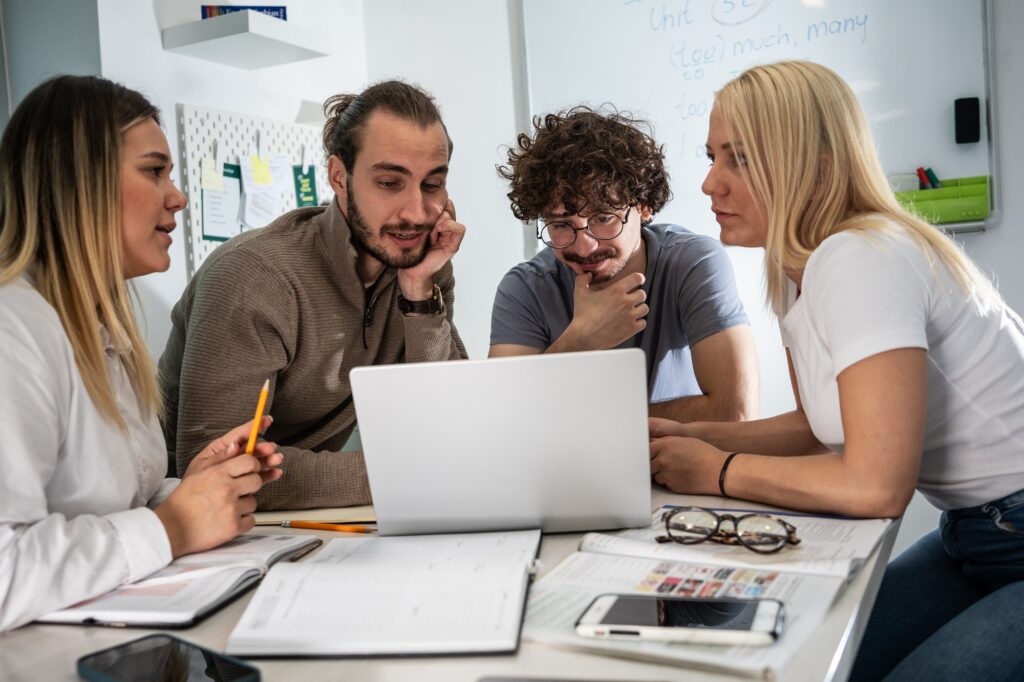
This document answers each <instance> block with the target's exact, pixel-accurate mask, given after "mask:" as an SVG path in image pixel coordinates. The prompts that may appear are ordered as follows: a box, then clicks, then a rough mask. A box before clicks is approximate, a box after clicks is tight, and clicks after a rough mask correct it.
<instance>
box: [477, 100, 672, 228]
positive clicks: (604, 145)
mask: <svg viewBox="0 0 1024 682" xmlns="http://www.w3.org/2000/svg"><path fill="white" fill-rule="evenodd" d="M533 126H534V129H535V135H534V137H533V138H532V139H531V138H530V136H529V135H527V134H526V133H520V135H519V136H518V137H517V138H516V148H509V150H508V165H505V166H498V167H497V168H498V175H500V176H501V177H503V178H505V179H506V180H508V181H509V182H510V183H511V191H510V192H509V193H508V198H509V200H510V201H511V202H512V213H513V214H514V215H515V216H516V217H517V218H519V219H520V220H523V221H527V220H534V219H536V218H539V217H540V216H541V215H542V214H543V213H544V212H545V211H546V210H548V209H550V208H551V207H552V206H557V205H559V204H562V205H563V206H564V207H565V210H566V211H568V212H569V213H570V214H573V215H580V214H586V212H588V211H589V212H591V213H593V212H598V211H602V210H607V209H610V208H618V207H622V206H634V205H637V204H643V205H645V206H647V207H649V208H650V209H651V211H652V213H657V212H658V211H660V210H661V209H662V207H664V206H665V204H666V203H667V202H668V200H669V199H670V198H671V197H672V191H671V189H669V178H668V172H667V171H666V170H665V153H664V147H663V146H660V145H658V144H657V143H656V142H655V141H654V139H653V137H652V135H653V130H652V127H651V125H650V123H648V122H647V121H643V120H640V119H637V118H634V117H633V116H632V115H631V114H629V113H627V112H620V111H616V110H615V109H614V108H611V107H610V106H604V107H601V108H599V109H597V110H595V109H591V108H590V107H587V106H577V107H573V108H572V109H569V110H566V111H562V112H559V113H557V114H548V115H547V116H544V117H541V116H536V117H534V119H533ZM647 222H650V221H647Z"/></svg>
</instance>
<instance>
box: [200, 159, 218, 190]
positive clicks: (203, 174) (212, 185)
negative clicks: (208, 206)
mask: <svg viewBox="0 0 1024 682" xmlns="http://www.w3.org/2000/svg"><path fill="white" fill-rule="evenodd" d="M199 184H200V186H201V188H202V189H205V190H209V191H211V192H223V191H224V176H223V175H222V174H221V172H220V169H219V168H217V162H216V161H214V160H213V159H211V158H210V157H208V156H204V157H203V160H202V162H201V165H200V171H199Z"/></svg>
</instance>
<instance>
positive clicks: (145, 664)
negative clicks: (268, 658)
mask: <svg viewBox="0 0 1024 682" xmlns="http://www.w3.org/2000/svg"><path fill="white" fill-rule="evenodd" d="M78 674H79V675H80V676H81V677H83V678H85V679H87V680H93V681H94V682H258V681H259V679H260V671H259V670H257V669H256V668H254V667H253V666H251V665H249V664H248V663H246V662H245V661H242V660H239V659H237V658H233V657H231V656H226V655H224V654H219V653H217V652H216V651H210V650H209V649H204V648H203V647H201V646H197V645H195V644H192V643H191V642H186V641H185V640H183V639H178V638H177V637H172V636H171V635H163V634H160V635H149V636H147V637H142V638H140V639H133V640H132V641H130V642H125V643H124V644H118V645H117V646H112V647H110V648H107V649H101V650H100V651H95V652H93V653H91V654H86V655H85V656H82V657H81V658H80V659H78Z"/></svg>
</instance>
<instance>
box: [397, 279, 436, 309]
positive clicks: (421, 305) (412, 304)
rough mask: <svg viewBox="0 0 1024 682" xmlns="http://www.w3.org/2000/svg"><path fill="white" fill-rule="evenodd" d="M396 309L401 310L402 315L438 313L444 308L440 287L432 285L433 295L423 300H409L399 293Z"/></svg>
mask: <svg viewBox="0 0 1024 682" xmlns="http://www.w3.org/2000/svg"><path fill="white" fill-rule="evenodd" d="M398 309H399V310H401V311H402V314H403V315H408V314H410V313H421V314H427V313H433V314H434V315H440V314H441V311H442V310H444V299H443V298H441V287H439V286H437V285H436V284H435V285H434V295H433V296H431V297H430V298H428V299H427V300H425V301H410V300H409V299H407V298H406V297H405V296H402V295H401V294H399V295H398Z"/></svg>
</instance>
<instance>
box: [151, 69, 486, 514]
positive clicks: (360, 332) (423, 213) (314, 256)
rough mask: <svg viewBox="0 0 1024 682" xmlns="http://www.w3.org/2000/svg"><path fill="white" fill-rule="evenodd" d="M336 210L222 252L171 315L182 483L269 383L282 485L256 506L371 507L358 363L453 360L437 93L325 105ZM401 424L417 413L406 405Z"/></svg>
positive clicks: (170, 383) (452, 226)
mask: <svg viewBox="0 0 1024 682" xmlns="http://www.w3.org/2000/svg"><path fill="white" fill-rule="evenodd" d="M324 110H325V112H326V113H327V117H328V120H327V123H326V124H325V125H324V135H323V137H324V149H325V151H326V153H327V155H328V165H327V171H328V178H329V181H330V184H331V188H332V189H333V190H334V192H335V198H334V199H332V200H331V202H330V203H329V205H328V206H321V207H315V208H300V209H297V210H294V211H291V212H290V213H287V214H285V215H283V216H281V217H280V218H278V219H277V220H276V221H274V222H273V223H272V224H271V225H269V226H268V227H265V228H262V229H258V230H252V231H249V232H246V233H245V234H242V235H240V236H238V237H235V238H233V239H231V240H230V241H228V242H227V243H225V244H223V245H222V246H220V247H219V248H218V249H217V250H216V251H214V253H212V254H211V255H210V257H209V258H207V260H206V261H205V262H204V263H203V266H202V267H201V268H200V269H199V272H197V273H196V275H195V277H194V278H193V279H192V281H191V282H190V283H189V285H188V287H187V288H186V290H185V292H184V294H183V295H182V298H181V300H180V301H178V303H177V304H176V305H175V306H174V310H173V311H172V312H171V320H172V323H173V328H172V331H171V335H170V338H169V339H168V341H167V347H166V349H165V351H164V354H163V356H162V357H161V358H160V363H159V365H160V382H161V387H162V389H163V392H164V404H165V415H164V434H165V436H166V439H167V447H168V454H169V458H170V467H171V473H173V472H174V468H175V467H176V468H177V470H178V471H183V470H184V469H185V468H186V467H187V466H188V463H189V462H190V461H191V460H192V458H193V457H195V456H196V455H197V454H198V453H199V451H200V450H201V449H202V447H203V445H204V444H206V443H208V442H210V441H211V440H213V438H215V437H216V436H217V435H219V434H221V433H223V432H224V431H226V430H227V429H228V428H229V427H230V426H232V425H235V424H239V423H241V422H244V421H246V420H247V419H250V418H251V417H252V414H251V412H252V406H253V405H254V404H255V403H254V401H255V399H256V396H257V395H258V394H259V391H260V387H261V385H262V384H263V382H264V380H266V379H267V378H269V379H270V397H269V399H268V403H267V411H268V413H270V414H271V415H273V417H274V421H273V423H272V424H271V426H270V428H269V429H268V431H267V433H266V434H265V435H266V437H267V439H268V440H272V441H274V442H276V443H278V444H279V446H280V450H281V453H282V454H283V455H284V464H283V465H282V468H283V469H284V476H283V477H282V478H281V479H280V480H279V481H276V482H274V483H272V484H269V485H267V486H264V488H263V489H262V490H261V491H260V492H259V493H258V494H257V502H258V504H259V508H260V509H263V510H270V509H305V508H314V507H336V506H346V505H355V504H367V503H369V502H370V490H369V485H368V483H367V480H366V467H365V465H364V463H363V457H362V453H360V452H346V451H343V446H344V444H345V443H346V442H347V441H348V440H349V437H350V436H351V434H352V431H353V428H354V427H355V407H354V405H353V402H352V390H351V387H350V384H349V378H348V374H349V371H350V370H351V369H352V368H354V367H359V366H362V365H381V364H390V363H396V362H425V361H431V360H453V359H460V358H465V357H466V349H465V347H464V346H463V343H462V340H461V339H460V338H459V335H458V332H457V331H456V330H455V327H454V325H453V323H452V315H453V304H454V294H453V292H454V286H455V281H454V277H453V275H452V266H451V258H452V256H453V255H454V254H455V252H456V251H458V249H459V244H460V243H461V242H462V238H463V235H464V234H465V227H464V226H463V225H462V224H460V223H458V222H456V220H455V208H454V205H453V204H452V202H451V201H450V200H449V199H448V192H447V190H446V188H445V182H446V179H447V175H448V162H449V160H450V158H451V152H452V144H451V139H450V138H449V137H448V133H447V129H446V128H445V126H444V123H443V122H442V120H441V116H440V113H439V111H438V110H437V107H436V105H435V104H434V102H433V100H432V99H431V97H430V96H429V95H427V94H426V93H424V92H423V91H421V90H419V89H417V88H415V87H413V86H410V85H408V84H405V83H401V82H397V81H388V82H384V83H378V84H376V85H373V86H370V87H369V88H367V89H366V90H364V91H363V92H362V93H360V94H359V95H337V96H335V97H332V98H331V99H330V100H328V102H327V103H326V104H325V107H324ZM395 407H396V413H397V414H400V413H401V410H402V409H409V407H410V406H403V405H402V404H401V395H400V394H396V396H395Z"/></svg>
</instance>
